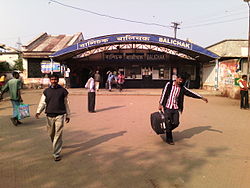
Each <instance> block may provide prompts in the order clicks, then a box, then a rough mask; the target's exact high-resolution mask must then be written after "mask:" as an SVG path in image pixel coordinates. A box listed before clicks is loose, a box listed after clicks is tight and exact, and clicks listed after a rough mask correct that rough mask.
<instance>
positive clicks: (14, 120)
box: [10, 117, 18, 126]
mask: <svg viewBox="0 0 250 188" xmlns="http://www.w3.org/2000/svg"><path fill="white" fill-rule="evenodd" d="M10 120H11V122H12V123H13V125H15V126H17V124H18V123H17V118H15V117H13V118H10Z"/></svg>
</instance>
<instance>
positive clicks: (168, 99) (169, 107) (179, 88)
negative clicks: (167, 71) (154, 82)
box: [159, 75, 208, 145]
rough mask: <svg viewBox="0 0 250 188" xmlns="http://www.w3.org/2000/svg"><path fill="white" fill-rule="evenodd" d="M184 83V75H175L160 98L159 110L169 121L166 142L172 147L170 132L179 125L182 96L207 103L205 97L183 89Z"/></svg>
mask: <svg viewBox="0 0 250 188" xmlns="http://www.w3.org/2000/svg"><path fill="white" fill-rule="evenodd" d="M184 81H185V76H184V75H177V78H176V80H175V81H169V82H167V84H166V86H165V88H164V89H163V92H162V95H161V98H160V104H159V110H161V111H163V112H164V115H165V117H166V118H169V119H170V124H169V125H168V126H167V130H166V142H167V143H168V144H171V145H174V141H173V135H172V130H174V129H175V128H176V127H178V125H179V124H180V122H179V112H182V111H183V103H184V95H186V96H188V97H192V98H197V99H202V100H203V101H205V102H206V103H207V102H208V100H207V99H206V98H205V97H202V96H201V95H199V94H197V93H194V92H192V91H190V90H189V89H187V88H186V87H184V86H183V83H184Z"/></svg>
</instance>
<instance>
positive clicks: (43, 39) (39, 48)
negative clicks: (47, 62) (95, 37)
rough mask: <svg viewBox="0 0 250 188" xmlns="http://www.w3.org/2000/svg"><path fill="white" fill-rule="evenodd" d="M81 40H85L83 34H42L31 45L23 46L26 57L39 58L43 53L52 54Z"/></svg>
mask: <svg viewBox="0 0 250 188" xmlns="http://www.w3.org/2000/svg"><path fill="white" fill-rule="evenodd" d="M81 40H83V35H82V33H81V32H79V33H76V34H74V35H48V34H47V33H42V34H41V35H39V36H38V37H36V38H35V39H34V40H32V41H31V42H30V43H29V44H27V45H26V46H23V48H24V49H23V55H24V57H31V56H34V57H38V56H39V55H41V53H46V55H47V54H48V53H49V54H51V53H54V52H56V51H58V50H61V49H63V48H65V47H68V46H70V45H71V44H75V43H77V42H80V41H81ZM38 54H39V55H38Z"/></svg>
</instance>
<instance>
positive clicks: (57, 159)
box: [54, 156, 62, 162]
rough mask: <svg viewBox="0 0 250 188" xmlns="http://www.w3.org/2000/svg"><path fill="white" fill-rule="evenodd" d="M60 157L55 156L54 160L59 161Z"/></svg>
mask: <svg viewBox="0 0 250 188" xmlns="http://www.w3.org/2000/svg"><path fill="white" fill-rule="evenodd" d="M61 159H62V158H61V156H57V157H55V158H54V161H56V162H58V161H60V160H61Z"/></svg>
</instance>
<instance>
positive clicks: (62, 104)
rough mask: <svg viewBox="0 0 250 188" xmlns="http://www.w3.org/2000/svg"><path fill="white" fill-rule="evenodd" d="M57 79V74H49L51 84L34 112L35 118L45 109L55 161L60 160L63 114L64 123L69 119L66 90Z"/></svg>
mask: <svg viewBox="0 0 250 188" xmlns="http://www.w3.org/2000/svg"><path fill="white" fill-rule="evenodd" d="M58 81H59V77H58V75H55V74H52V75H50V83H51V86H50V87H49V88H47V89H45V90H44V91H43V95H42V97H41V100H40V103H39V105H38V108H37V112H36V118H37V119H38V118H39V115H40V114H41V112H42V111H43V110H44V109H45V113H46V116H47V122H48V125H47V130H48V132H49V135H50V138H51V142H52V143H53V157H54V160H55V161H60V160H61V156H60V153H61V150H62V132H63V126H64V118H65V114H66V123H68V122H69V121H70V117H69V115H70V111H69V105H68V91H67V90H66V89H65V88H63V87H62V86H60V85H59V84H58Z"/></svg>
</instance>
